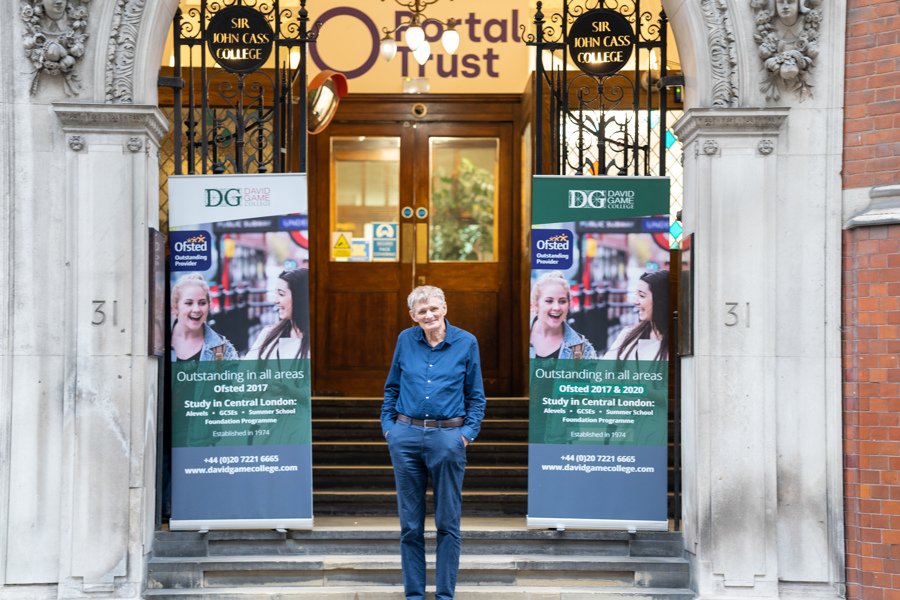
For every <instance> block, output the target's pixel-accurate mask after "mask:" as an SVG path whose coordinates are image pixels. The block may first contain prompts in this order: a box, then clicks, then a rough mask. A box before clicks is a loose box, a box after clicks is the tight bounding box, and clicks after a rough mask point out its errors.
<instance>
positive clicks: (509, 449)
mask: <svg viewBox="0 0 900 600" xmlns="http://www.w3.org/2000/svg"><path fill="white" fill-rule="evenodd" d="M312 452H313V464H315V465H317V466H324V465H366V464H371V463H372V461H373V460H374V459H375V458H376V457H377V460H378V461H381V460H388V461H389V460H390V457H389V455H388V449H387V444H386V443H385V442H384V440H379V441H319V440H316V439H315V438H313V442H312ZM466 455H467V458H468V461H469V465H476V464H477V465H498V466H500V465H503V466H509V467H519V466H522V465H526V464H528V444H527V443H526V442H524V441H522V442H491V441H487V440H484V441H482V440H481V439H479V440H477V441H476V442H475V443H474V444H472V445H471V446H469V448H468V449H467V450H466ZM385 464H387V463H385Z"/></svg>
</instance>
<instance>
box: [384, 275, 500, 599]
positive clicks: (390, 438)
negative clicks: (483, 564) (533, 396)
mask: <svg viewBox="0 0 900 600" xmlns="http://www.w3.org/2000/svg"><path fill="white" fill-rule="evenodd" d="M407 304H408V305H409V315H410V316H411V317H412V320H413V321H415V322H416V323H417V325H418V326H417V327H410V328H409V329H407V330H405V331H403V332H402V333H401V334H400V336H399V337H398V338H397V347H396V349H395V350H394V359H393V361H392V362H391V370H390V372H389V373H388V377H387V381H386V382H385V384H384V404H383V405H382V407H381V428H382V431H383V432H384V437H385V439H387V442H388V448H389V449H390V452H391V462H392V463H393V465H394V478H395V480H396V483H397V508H398V510H399V513H400V559H401V563H402V565H403V587H404V590H405V591H406V598H407V600H424V598H425V490H426V486H427V482H428V477H429V475H430V476H431V481H432V486H433V488H434V521H435V527H436V528H437V561H436V569H435V571H436V577H435V583H436V593H435V600H452V598H453V593H454V589H455V588H456V575H457V572H458V571H459V552H460V535H459V519H460V513H461V512H462V482H463V474H464V472H465V468H466V446H467V445H468V444H469V443H470V442H472V441H473V440H474V439H475V437H476V436H477V435H478V430H479V429H480V428H481V419H482V418H483V417H484V406H485V397H484V385H483V383H482V381H481V361H480V359H479V357H478V342H477V341H476V340H475V337H474V336H473V335H472V334H471V333H469V332H467V331H463V330H462V329H460V328H459V327H454V326H453V325H451V324H450V323H449V322H448V321H447V320H446V319H445V316H446V315H447V302H446V300H445V299H444V292H443V291H441V289H440V288H437V287H433V286H428V285H426V286H420V287H417V288H416V289H414V290H413V291H412V293H411V294H410V295H409V298H407Z"/></svg>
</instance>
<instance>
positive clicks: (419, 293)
mask: <svg viewBox="0 0 900 600" xmlns="http://www.w3.org/2000/svg"><path fill="white" fill-rule="evenodd" d="M429 298H436V299H437V300H438V302H440V303H441V306H447V300H446V298H444V290H442V289H441V288H439V287H435V286H433V285H420V286H419V287H417V288H416V289H414V290H413V291H411V292H410V293H409V296H407V297H406V305H407V306H409V310H412V309H414V308H415V307H416V304H418V303H419V302H423V301H425V300H428V299H429Z"/></svg>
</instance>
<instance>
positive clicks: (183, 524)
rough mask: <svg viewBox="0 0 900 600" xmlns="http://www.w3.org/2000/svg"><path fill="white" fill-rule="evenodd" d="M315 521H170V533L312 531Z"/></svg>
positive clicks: (310, 519) (309, 519)
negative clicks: (274, 530)
mask: <svg viewBox="0 0 900 600" xmlns="http://www.w3.org/2000/svg"><path fill="white" fill-rule="evenodd" d="M312 528H313V519H312V517H310V518H308V519H197V520H193V521H188V520H184V521H181V520H176V519H172V520H170V521H169V530H170V531H209V530H212V529H312Z"/></svg>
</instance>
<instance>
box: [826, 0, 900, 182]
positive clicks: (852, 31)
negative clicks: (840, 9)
mask: <svg viewBox="0 0 900 600" xmlns="http://www.w3.org/2000/svg"><path fill="white" fill-rule="evenodd" d="M834 6H839V4H836V5H834ZM847 28H848V29H847V50H846V71H845V74H844V85H845V87H844V188H845V189H852V188H866V187H871V186H876V185H885V184H893V183H897V178H898V173H900V58H898V57H900V2H898V1H897V0H848V2H847Z"/></svg>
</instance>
